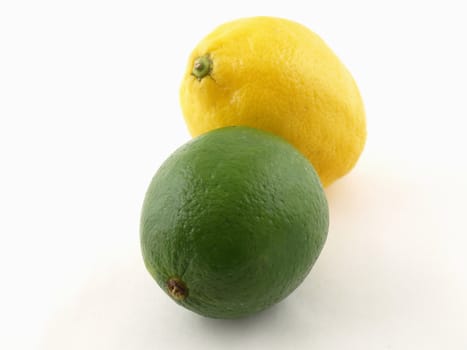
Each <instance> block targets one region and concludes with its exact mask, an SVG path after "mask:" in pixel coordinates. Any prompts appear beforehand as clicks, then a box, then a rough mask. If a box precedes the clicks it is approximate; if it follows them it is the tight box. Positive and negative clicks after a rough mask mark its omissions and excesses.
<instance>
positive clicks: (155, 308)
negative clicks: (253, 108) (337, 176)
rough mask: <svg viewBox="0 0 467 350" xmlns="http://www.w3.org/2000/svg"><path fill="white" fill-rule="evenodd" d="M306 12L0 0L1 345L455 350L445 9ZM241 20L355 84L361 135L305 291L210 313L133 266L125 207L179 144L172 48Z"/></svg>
mask: <svg viewBox="0 0 467 350" xmlns="http://www.w3.org/2000/svg"><path fill="white" fill-rule="evenodd" d="M302 3H303V4H302ZM304 4H306V2H293V1H281V2H277V3H274V2H264V3H262V4H260V3H254V2H252V1H248V2H240V1H235V2H230V3H228V4H221V3H220V2H218V1H216V2H214V1H213V2H209V3H208V2H203V1H194V2H191V3H190V4H183V3H179V2H176V1H165V2H156V1H126V2H123V1H75V2H63V1H40V2H37V1H34V2H33V1H30V2H25V1H2V2H1V3H0V154H1V157H0V161H1V172H0V179H1V181H0V206H1V217H0V233H1V236H0V237H1V238H0V239H1V242H0V250H1V252H0V259H1V261H0V273H1V288H0V294H1V298H0V319H1V321H2V325H1V328H0V329H1V331H0V348H2V349H35V348H42V349H48V350H55V349H57V350H59V349H60V350H61V349H69V350H71V349H87V350H92V349H100V350H104V349H112V350H118V349H181V350H182V349H240V348H241V349H253V348H255V349H263V348H264V349H291V348H294V349H360V350H364V349H371V350H377V349H410V350H414V349H424V350H425V349H450V350H457V349H463V350H465V349H467V254H466V253H465V250H466V246H467V238H466V236H467V224H466V219H465V210H466V200H465V198H467V185H466V178H467V165H466V157H465V149H467V141H466V137H465V130H466V129H465V125H466V119H467V105H466V103H465V101H466V97H465V93H466V81H467V69H466V65H465V62H467V54H466V51H465V33H466V32H467V25H466V22H465V18H464V17H465V16H464V13H465V11H463V10H462V7H461V2H457V5H455V3H454V2H453V1H452V2H449V1H447V2H446V1H445V2H440V3H439V5H429V4H427V2H421V1H420V2H419V4H417V2H415V1H413V2H406V1H399V2H397V1H392V2H388V3H385V5H382V4H381V3H378V4H376V3H375V2H370V1H368V2H367V3H366V2H362V1H350V2H349V1H347V2H344V1H342V2H340V3H338V2H335V1H319V2H311V3H309V4H307V5H304ZM250 15H275V16H282V17H287V18H290V19H294V20H297V21H299V22H302V23H303V24H305V25H307V26H309V27H310V28H311V29H313V30H314V31H316V32H317V33H318V34H320V35H321V36H322V37H323V38H324V39H325V40H326V41H327V42H328V44H329V45H330V46H331V47H332V48H333V49H334V50H335V52H336V53H337V54H338V55H339V56H340V57H341V59H342V60H343V61H344V62H345V63H346V65H347V66H348V67H349V69H350V70H351V72H352V73H353V75H354V77H355V78H356V80H357V82H358V84H359V86H360V88H361V92H362V94H363V97H364V100H365V104H366V108H367V115H368V132H369V138H368V143H367V146H366V149H365V152H364V154H363V156H362V158H361V160H360V162H359V163H358V165H357V167H356V168H355V170H354V171H353V172H352V173H351V175H349V176H347V177H346V178H345V179H343V180H341V181H339V182H338V183H336V184H335V185H333V186H332V187H330V188H328V189H327V195H328V199H329V204H330V212H331V226H330V232H329V238H328V241H327V243H326V246H325V248H324V250H323V253H322V255H321V257H320V258H319V260H318V262H317V264H316V265H315V267H314V269H313V271H312V273H311V274H310V276H309V277H308V278H307V280H306V281H305V283H304V284H303V285H302V286H301V287H299V289H297V291H296V292H294V293H293V294H292V295H291V296H290V297H289V298H287V299H286V300H285V301H283V302H282V303H280V304H279V305H277V306H275V307H273V308H271V309H269V310H268V311H266V312H263V313H261V314H258V315H256V316H253V317H251V318H248V319H244V320H236V321H221V320H210V319H205V318H202V317H199V316H197V315H195V314H193V313H191V312H189V311H186V310H184V309H182V308H180V307H178V306H177V305H176V304H175V303H173V302H172V301H171V300H169V298H168V297H166V296H165V295H164V294H163V293H162V291H160V290H159V288H158V287H157V286H156V285H155V283H154V282H153V281H152V280H151V278H150V276H149V274H148V273H147V272H146V271H145V269H144V266H143V264H142V259H141V257H140V251H139V237H138V224H139V213H140V208H141V203H142V199H143V196H144V192H145V190H146V187H147V185H148V184H149V181H150V179H151V177H152V175H153V174H154V172H155V171H156V170H157V168H158V167H159V165H160V164H161V162H162V161H163V160H164V159H165V158H166V157H167V156H168V155H169V154H170V153H171V152H172V151H174V150H175V149H176V148H177V147H178V146H180V145H181V144H183V143H184V142H185V141H187V140H188V139H189V135H188V133H187V131H186V129H185V125H184V123H183V119H182V116H181V112H180V108H179V105H178V87H179V83H180V80H181V77H182V74H183V70H184V68H185V63H186V59H187V56H188V54H189V52H190V51H191V49H192V48H193V47H194V45H195V44H196V43H197V42H198V40H200V39H201V38H202V37H203V36H204V35H205V34H207V33H208V32H209V31H211V30H212V29H213V28H214V27H215V26H216V25H218V24H220V23H222V22H225V21H227V20H230V19H234V18H237V17H243V16H250Z"/></svg>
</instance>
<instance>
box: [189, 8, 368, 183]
mask: <svg viewBox="0 0 467 350" xmlns="http://www.w3.org/2000/svg"><path fill="white" fill-rule="evenodd" d="M180 102H181V107H182V111H183V114H184V117H185V121H186V123H187V125H188V129H189V131H190V133H191V134H192V135H193V136H197V135H199V134H202V133H205V132H207V131H209V130H213V129H216V128H220V127H224V126H231V125H245V126H250V127H255V128H259V129H264V130H267V131H270V132H272V133H275V134H277V135H279V136H282V137H283V138H285V139H286V140H287V141H289V142H290V143H292V144H293V145H294V146H295V147H296V148H298V149H299V150H300V151H301V152H302V153H303V154H304V155H305V156H306V157H307V158H308V159H309V160H310V161H311V162H312V164H313V166H314V167H315V169H316V171H317V172H318V174H319V176H320V178H321V182H322V183H323V185H325V186H327V185H329V184H331V183H332V182H333V181H335V180H336V179H338V178H340V177H342V176H343V175H345V174H346V173H348V172H349V171H350V170H351V168H352V167H353V166H354V165H355V163H356V162H357V160H358V158H359V156H360V154H361V152H362V150H363V146H364V143H365V138H366V123H365V113H364V107H363V102H362V99H361V96H360V93H359V90H358V88H357V85H356V83H355V81H354V79H353V78H352V76H351V74H350V73H349V71H348V70H347V69H346V67H345V66H344V65H343V64H342V63H341V61H340V60H339V59H338V58H337V56H336V55H335V54H334V53H333V52H332V51H331V49H330V48H329V47H328V46H327V45H326V44H325V43H324V41H323V40H322V39H321V38H320V37H318V35H316V34H315V33H313V32H312V31H310V30H309V29H308V28H306V27H305V26H303V25H301V24H298V23H296V22H293V21H290V20H286V19H281V18H271V17H252V18H243V19H238V20H235V21H232V22H228V23H225V24H223V25H221V26H219V27H218V28H216V29H215V30H214V31H213V32H212V33H210V34H209V35H207V36H206V37H205V38H204V39H203V40H202V41H201V42H200V43H199V44H198V45H197V46H196V48H195V49H194V50H193V52H192V53H191V56H190V58H189V60H188V65H187V68H186V72H185V75H184V77H183V81H182V84H181V88H180Z"/></svg>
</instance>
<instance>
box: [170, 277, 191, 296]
mask: <svg viewBox="0 0 467 350" xmlns="http://www.w3.org/2000/svg"><path fill="white" fill-rule="evenodd" d="M167 289H168V291H169V294H170V296H171V297H172V298H174V299H175V300H183V299H185V298H186V297H187V296H188V288H187V287H186V285H185V283H184V282H183V281H182V280H181V279H179V278H176V277H171V278H169V280H168V281H167Z"/></svg>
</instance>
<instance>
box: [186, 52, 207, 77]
mask: <svg viewBox="0 0 467 350" xmlns="http://www.w3.org/2000/svg"><path fill="white" fill-rule="evenodd" d="M211 70H212V60H211V59H210V58H209V56H208V55H204V56H200V57H198V58H197V59H195V62H194V64H193V70H192V71H191V74H192V75H194V76H195V77H196V78H197V79H198V80H201V79H203V78H204V77H205V76H206V75H209V73H211Z"/></svg>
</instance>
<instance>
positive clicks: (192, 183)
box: [141, 127, 328, 318]
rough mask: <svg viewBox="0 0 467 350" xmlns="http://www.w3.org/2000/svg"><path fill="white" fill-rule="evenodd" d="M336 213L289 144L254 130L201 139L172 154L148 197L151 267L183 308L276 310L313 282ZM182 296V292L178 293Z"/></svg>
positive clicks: (232, 312) (223, 312) (211, 312)
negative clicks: (331, 214)
mask: <svg viewBox="0 0 467 350" xmlns="http://www.w3.org/2000/svg"><path fill="white" fill-rule="evenodd" d="M327 230H328V207H327V202H326V198H325V195H324V192H323V189H322V186H321V184H320V182H319V178H318V176H317V175H316V173H315V171H314V169H313V167H312V166H311V164H310V163H309V162H308V160H307V159H306V158H305V157H304V156H303V155H302V154H301V153H300V152H298V151H297V150H296V149H295V148H294V147H293V146H291V145H290V144H289V143H287V142H286V141H284V140H283V139H281V138H279V137H277V136H275V135H273V134H270V133H267V132H265V131H262V130H257V129H253V128H248V127H227V128H222V129H217V130H214V131H211V132H209V133H207V134H204V135H202V136H199V137H197V138H195V139H193V140H191V141H190V142H188V143H187V144H185V145H184V146H182V147H181V148H179V149H178V150H177V151H176V152H175V153H173V155H172V156H170V157H169V158H168V159H167V160H166V161H165V162H164V164H163V165H162V166H161V168H160V169H159V170H158V172H157V173H156V175H155V176H154V178H153V179H152V182H151V184H150V186H149V189H148V191H147V194H146V198H145V201H144V205H143V210H142V217H141V247H142V253H143V257H144V262H145V265H146V267H147V269H148V271H149V272H150V273H151V275H152V276H153V277H154V279H155V280H156V281H157V283H158V284H159V285H160V287H161V288H162V289H164V290H165V291H166V293H168V294H169V295H170V293H169V292H170V289H172V291H173V289H174V286H173V283H172V284H170V283H171V282H169V281H173V280H174V279H175V280H176V281H182V283H183V284H181V286H182V288H181V289H180V290H178V291H181V292H183V293H185V291H187V292H186V293H185V294H186V297H185V298H183V297H182V298H180V293H179V294H177V295H176V296H177V297H176V298H173V299H174V300H175V301H176V302H177V303H179V304H181V305H183V306H184V307H186V308H188V309H190V310H192V311H194V312H197V313H199V314H201V315H204V316H209V317H215V318H234V317H240V316H245V315H248V314H251V313H254V312H257V311H260V310H263V309H265V308H267V307H268V306H270V305H272V304H274V303H276V302H278V301H280V300H282V299H283V298H285V297H286V296H287V295H288V294H290V293H291V292H292V291H293V290H294V289H295V288H296V287H297V286H298V285H299V284H300V283H301V282H302V281H303V279H304V278H305V277H306V276H307V274H308V272H309V271H310V269H311V267H312V265H313V264H314V262H315V260H316V259H317V257H318V255H319V253H320V251H321V249H322V247H323V244H324V242H325V240H326V236H327ZM172 296H173V295H172Z"/></svg>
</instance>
